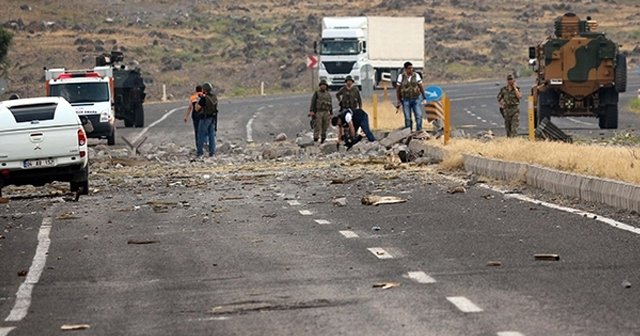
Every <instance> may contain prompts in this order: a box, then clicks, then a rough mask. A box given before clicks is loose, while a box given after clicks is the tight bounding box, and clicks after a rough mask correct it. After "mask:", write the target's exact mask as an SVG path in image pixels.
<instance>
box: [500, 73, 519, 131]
mask: <svg viewBox="0 0 640 336" xmlns="http://www.w3.org/2000/svg"><path fill="white" fill-rule="evenodd" d="M520 99H522V93H520V88H519V87H518V86H517V85H516V81H515V80H514V79H513V76H512V75H509V76H507V85H506V86H503V87H502V89H500V92H499V93H498V104H500V113H502V117H504V128H505V129H506V131H507V137H510V138H511V137H515V136H517V135H518V125H519V123H520V108H519V106H520Z"/></svg>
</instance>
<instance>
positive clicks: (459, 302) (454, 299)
mask: <svg viewBox="0 0 640 336" xmlns="http://www.w3.org/2000/svg"><path fill="white" fill-rule="evenodd" d="M447 300H449V302H451V303H453V305H454V306H456V308H458V309H459V310H460V311H461V312H463V313H479V312H481V311H482V308H480V307H478V306H476V305H475V304H474V303H473V302H471V300H469V299H467V298H466V297H464V296H450V297H447Z"/></svg>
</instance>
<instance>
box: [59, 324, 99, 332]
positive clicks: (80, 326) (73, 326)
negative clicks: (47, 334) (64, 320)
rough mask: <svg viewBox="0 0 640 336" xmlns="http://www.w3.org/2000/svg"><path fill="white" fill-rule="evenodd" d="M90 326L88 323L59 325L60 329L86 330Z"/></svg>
mask: <svg viewBox="0 0 640 336" xmlns="http://www.w3.org/2000/svg"><path fill="white" fill-rule="evenodd" d="M89 328H91V326H90V325H88V324H64V325H62V326H61V327H60V330H62V331H73V330H86V329H89Z"/></svg>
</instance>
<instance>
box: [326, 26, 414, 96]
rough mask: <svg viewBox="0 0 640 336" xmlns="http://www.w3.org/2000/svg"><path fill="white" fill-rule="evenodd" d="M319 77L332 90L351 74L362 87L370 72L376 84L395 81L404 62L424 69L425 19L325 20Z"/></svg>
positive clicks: (342, 83)
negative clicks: (367, 73)
mask: <svg viewBox="0 0 640 336" xmlns="http://www.w3.org/2000/svg"><path fill="white" fill-rule="evenodd" d="M318 53H319V63H320V64H319V66H318V78H319V79H320V80H322V79H324V80H326V81H327V83H328V84H329V87H331V88H332V89H335V88H338V87H340V86H342V85H344V80H345V78H346V77H347V76H348V75H350V76H351V77H352V78H353V79H354V82H355V85H358V86H361V85H362V79H363V76H365V74H366V72H367V69H369V70H370V73H369V76H372V77H373V80H374V84H375V85H378V83H380V81H392V82H395V79H396V77H397V75H398V73H399V71H401V69H402V66H403V65H404V63H405V62H407V61H408V62H411V63H413V67H414V69H415V70H416V71H417V72H422V71H423V69H424V18H423V17H377V16H369V17H325V18H323V19H322V40H321V42H320V45H319V50H318Z"/></svg>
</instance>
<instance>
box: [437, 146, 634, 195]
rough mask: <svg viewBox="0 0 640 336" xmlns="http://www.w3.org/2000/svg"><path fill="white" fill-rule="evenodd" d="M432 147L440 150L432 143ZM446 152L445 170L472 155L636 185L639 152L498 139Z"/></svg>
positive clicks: (454, 147)
mask: <svg viewBox="0 0 640 336" xmlns="http://www.w3.org/2000/svg"><path fill="white" fill-rule="evenodd" d="M433 144H434V145H437V146H442V145H441V143H440V142H436V141H433ZM446 149H447V150H448V152H449V154H448V155H447V156H446V158H445V160H444V161H443V163H442V167H443V168H445V169H458V168H461V167H462V165H463V161H462V154H475V155H480V156H484V157H488V158H496V159H502V160H506V161H514V162H523V163H529V164H536V165H541V166H544V167H549V168H554V169H558V170H562V171H568V172H574V173H578V174H584V175H590V176H597V177H603V178H610V179H615V180H618V181H625V182H629V183H633V184H640V148H634V147H622V146H598V145H586V144H585V145H576V144H566V143H559V142H546V141H545V142H543V141H538V142H535V143H532V142H529V141H527V140H525V139H507V138H502V139H497V140H495V141H491V142H481V141H478V140H470V139H454V140H453V141H452V142H451V144H450V145H448V146H447V147H446Z"/></svg>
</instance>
